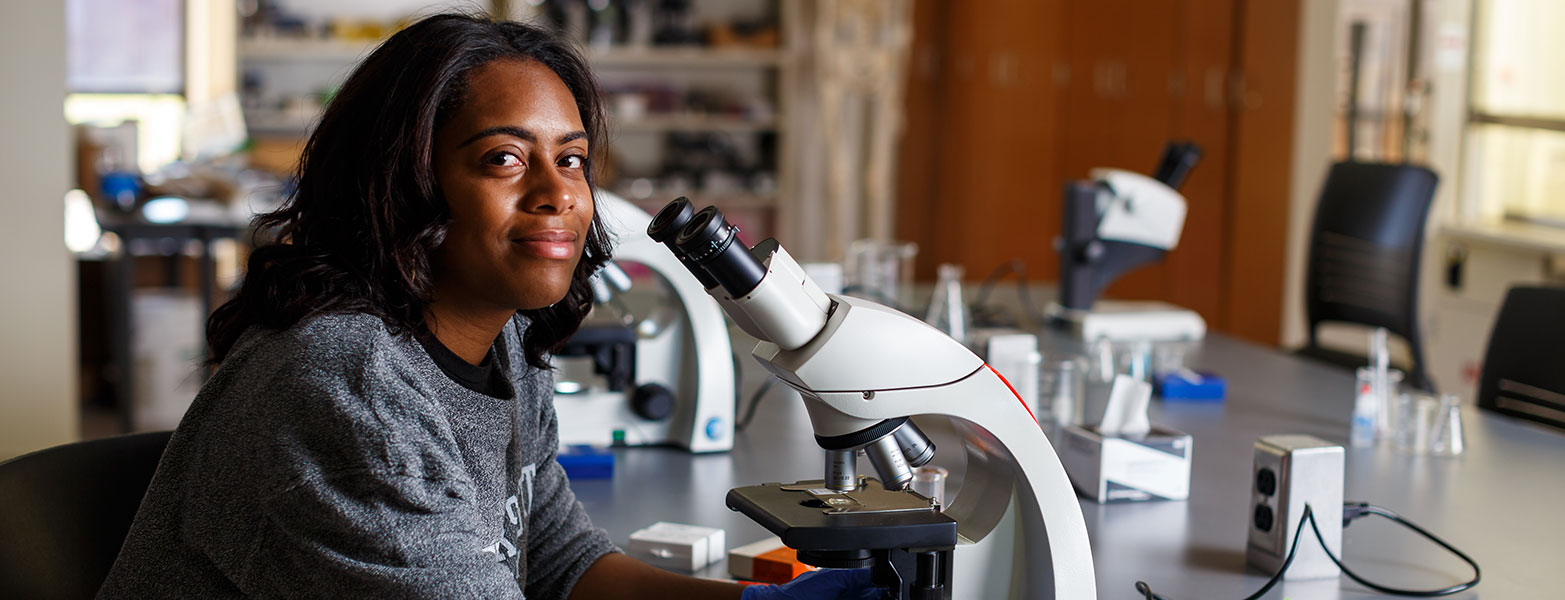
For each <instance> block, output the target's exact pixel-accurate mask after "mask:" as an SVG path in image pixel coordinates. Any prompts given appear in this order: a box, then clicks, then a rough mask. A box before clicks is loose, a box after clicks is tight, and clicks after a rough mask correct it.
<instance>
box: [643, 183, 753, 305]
mask: <svg viewBox="0 0 1565 600" xmlns="http://www.w3.org/2000/svg"><path fill="white" fill-rule="evenodd" d="M666 209H667V207H665V210H666ZM659 214H661V211H660V212H659ZM673 245H674V246H675V251H676V252H678V253H681V254H683V255H684V256H686V257H688V258H689V259H690V261H691V262H692V263H694V264H697V265H700V266H701V267H702V268H704V269H706V272H707V273H708V274H709V275H711V277H712V279H713V280H715V281H716V282H717V283H718V284H721V285H722V286H723V289H724V290H725V291H727V292H728V295H730V296H733V297H734V298H739V297H742V296H744V295H746V294H749V293H750V292H751V290H754V289H755V286H757V285H760V284H761V279H762V278H765V277H766V267H764V266H762V265H761V261H759V260H756V258H755V255H753V254H751V253H750V248H749V247H748V246H746V245H745V244H744V241H743V240H740V239H739V228H738V227H734V226H733V225H730V224H729V223H728V220H727V219H724V218H723V213H722V211H719V210H717V207H715V206H708V207H706V208H703V209H701V210H700V211H699V212H697V213H696V214H695V216H694V217H691V219H690V222H688V223H686V224H685V226H684V228H682V229H680V230H679V235H677V236H675V237H674V242H673Z"/></svg>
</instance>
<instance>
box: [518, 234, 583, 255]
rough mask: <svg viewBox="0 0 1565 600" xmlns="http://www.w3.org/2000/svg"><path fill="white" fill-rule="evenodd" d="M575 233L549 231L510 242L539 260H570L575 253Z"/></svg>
mask: <svg viewBox="0 0 1565 600" xmlns="http://www.w3.org/2000/svg"><path fill="white" fill-rule="evenodd" d="M576 237H577V236H576V232H573V231H565V230H563V229H550V230H546V231H539V232H536V233H530V234H527V235H524V236H521V237H518V238H514V239H512V240H511V241H513V242H515V243H516V245H517V246H519V247H521V248H522V249H523V250H524V251H526V252H527V253H529V254H533V255H535V256H538V257H540V258H556V259H565V258H570V257H571V256H573V255H575V253H576Z"/></svg>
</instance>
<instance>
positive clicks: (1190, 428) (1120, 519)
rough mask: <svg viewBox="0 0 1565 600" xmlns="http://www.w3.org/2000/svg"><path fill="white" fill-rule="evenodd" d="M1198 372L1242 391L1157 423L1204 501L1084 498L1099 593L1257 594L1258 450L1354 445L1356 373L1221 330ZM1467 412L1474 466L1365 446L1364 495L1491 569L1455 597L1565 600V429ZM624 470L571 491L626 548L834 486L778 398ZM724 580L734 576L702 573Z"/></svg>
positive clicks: (1375, 560) (738, 525)
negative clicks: (1182, 450)
mask: <svg viewBox="0 0 1565 600" xmlns="http://www.w3.org/2000/svg"><path fill="white" fill-rule="evenodd" d="M743 345H744V343H743V342H738V341H737V340H736V346H743ZM1190 362H1191V363H1192V364H1193V366H1194V367H1196V368H1198V369H1203V370H1210V371H1214V372H1217V373H1219V374H1221V375H1222V376H1223V377H1225V378H1227V380H1228V386H1229V387H1228V398H1227V400H1226V401H1225V402H1224V403H1221V404H1164V403H1162V402H1158V401H1154V403H1153V421H1154V422H1155V423H1158V424H1162V425H1167V426H1171V427H1174V428H1177V429H1181V430H1184V431H1187V432H1189V433H1190V434H1192V435H1193V436H1194V438H1195V450H1194V452H1195V454H1194V456H1195V459H1194V460H1195V463H1194V468H1193V474H1192V478H1193V480H1192V481H1191V493H1190V499H1189V500H1188V501H1185V502H1147V503H1134V504H1109V505H1099V504H1096V503H1093V502H1091V501H1088V500H1083V501H1082V512H1083V513H1084V514H1085V516H1086V522H1087V527H1088V529H1089V534H1090V536H1091V539H1092V550H1093V559H1094V563H1095V566H1096V570H1097V581H1098V594H1099V597H1101V598H1127V599H1128V598H1138V597H1139V595H1138V594H1136V592H1135V590H1134V583H1135V582H1136V581H1137V580H1145V581H1147V582H1149V583H1150V584H1152V587H1153V589H1154V590H1155V591H1156V592H1158V593H1159V594H1160V595H1163V596H1165V597H1167V598H1169V599H1170V600H1185V599H1189V600H1196V599H1199V600H1223V599H1238V598H1243V597H1245V596H1247V595H1249V594H1250V593H1252V592H1254V591H1255V590H1256V589H1258V588H1259V587H1260V586H1261V584H1262V583H1264V582H1265V580H1266V578H1265V577H1264V576H1262V575H1260V574H1258V573H1254V572H1250V571H1246V570H1245V568H1244V544H1245V534H1246V520H1247V519H1248V518H1249V515H1250V508H1249V504H1248V503H1249V493H1250V482H1249V473H1250V469H1251V462H1252V458H1253V447H1254V444H1255V441H1256V439H1257V438H1258V437H1260V436H1262V435H1268V434H1273V433H1307V434H1312V435H1315V436H1318V437H1321V438H1324V439H1327V440H1332V441H1337V442H1345V441H1346V439H1347V432H1348V416H1349V414H1350V412H1351V408H1352V389H1353V379H1352V376H1351V374H1349V373H1346V372H1344V371H1341V370H1338V369H1336V368H1333V367H1328V366H1322V365H1318V364H1315V363H1312V362H1309V361H1307V360H1304V359H1301V358H1297V357H1294V356H1290V355H1286V354H1283V353H1281V352H1278V351H1276V350H1273V349H1269V348H1264V347H1260V346H1255V345H1251V344H1248V343H1244V342H1240V341H1236V340H1233V339H1230V338H1225V337H1222V336H1217V335H1213V336H1211V337H1209V338H1208V339H1207V340H1206V341H1205V342H1204V343H1203V344H1202V346H1201V348H1200V350H1199V351H1198V352H1197V353H1195V354H1194V355H1193V356H1192V357H1191V359H1190ZM745 364H746V366H747V368H746V369H745V374H746V375H747V376H748V377H747V381H746V385H745V387H746V388H747V393H746V395H745V400H746V402H748V400H749V394H748V390H749V389H753V388H754V386H755V385H756V383H757V381H756V380H758V379H759V378H760V375H761V374H762V372H761V371H760V369H759V368H758V367H755V366H754V365H753V360H751V359H748V358H746V359H745ZM1467 400H1468V401H1469V403H1470V401H1471V399H1470V398H1469V399H1467ZM1463 416H1464V425H1465V428H1466V441H1467V453H1466V454H1465V455H1464V456H1461V457H1458V458H1454V459H1451V458H1431V457H1411V456H1403V455H1400V454H1397V453H1396V452H1394V451H1391V450H1389V449H1384V448H1371V449H1358V448H1349V449H1348V454H1347V497H1348V499H1349V500H1363V501H1367V502H1371V503H1373V504H1377V505H1380V506H1384V507H1386V508H1389V509H1391V510H1393V511H1396V512H1398V513H1401V514H1402V515H1403V516H1405V517H1407V518H1408V519H1410V520H1412V521H1413V522H1415V523H1417V524H1419V525H1422V526H1424V527H1425V528H1427V529H1430V530H1431V531H1433V532H1434V533H1436V534H1437V535H1440V536H1442V537H1444V538H1445V539H1446V540H1448V541H1450V542H1451V543H1452V544H1454V545H1456V546H1457V547H1458V548H1460V549H1462V550H1463V551H1465V552H1467V553H1468V554H1469V555H1471V556H1472V557H1473V558H1474V559H1476V560H1477V561H1478V563H1479V565H1480V566H1481V567H1482V568H1483V569H1484V572H1483V582H1482V583H1481V584H1480V585H1479V586H1478V587H1477V588H1475V589H1474V590H1470V591H1468V592H1464V593H1461V594H1457V595H1455V596H1452V597H1453V598H1465V599H1471V598H1480V597H1482V598H1491V599H1494V598H1545V597H1559V596H1560V594H1561V592H1560V591H1559V588H1560V585H1561V583H1560V582H1561V581H1565V575H1562V574H1561V572H1560V571H1559V569H1561V568H1562V563H1561V559H1562V558H1565V475H1561V473H1562V470H1561V469H1562V467H1565V434H1562V433H1561V432H1557V431H1554V430H1550V429H1546V428H1544V427H1541V426H1538V425H1534V424H1531V423H1527V422H1523V421H1518V420H1515V419H1511V418H1508V417H1503V416H1498V415H1494V414H1490V413H1487V412H1480V411H1478V410H1477V409H1476V408H1474V407H1472V406H1470V405H1469V406H1467V407H1464V415H1463ZM615 458H616V463H615V466H614V468H615V473H614V477H613V479H608V480H583V481H578V482H574V483H573V487H574V488H575V490H576V494H577V496H578V497H579V498H580V499H581V500H582V502H583V503H584V504H585V505H586V507H587V510H588V513H589V514H590V515H591V516H592V518H593V521H594V522H595V523H596V524H597V525H599V526H601V527H604V528H606V529H607V530H608V532H609V534H610V535H611V536H612V537H613V538H614V540H615V541H616V542H617V543H620V544H625V543H626V542H627V540H628V539H629V537H630V534H631V532H633V531H635V530H636V529H639V528H641V527H645V526H647V525H649V524H651V523H653V522H655V521H659V520H666V521H676V522H683V523H693V524H698V525H706V526H711V527H720V528H723V529H725V530H727V542H728V545H729V547H734V546H738V545H740V544H746V543H749V542H752V541H756V540H759V539H761V538H762V537H765V536H766V535H768V534H767V532H766V531H765V530H764V529H762V528H761V527H760V526H759V525H756V524H754V523H752V522H751V521H750V520H749V519H747V518H746V517H744V516H743V515H740V514H739V513H735V512H731V511H729V510H728V509H727V508H726V507H725V506H724V504H723V498H724V495H725V494H727V492H728V489H729V488H732V487H735V486H743V485H751V484H756V483H762V482H768V481H795V480H800V479H812V478H820V477H821V475H822V465H821V463H822V461H821V451H820V449H819V448H818V447H817V446H816V445H815V442H814V439H813V438H812V437H811V432H810V426H809V420H808V417H807V416H806V415H805V412H804V408H803V406H802V405H801V404H800V403H799V401H798V399H797V396H794V395H792V394H791V393H782V392H779V391H777V390H775V389H774V390H773V392H771V393H770V394H769V395H768V396H767V397H766V399H764V400H763V401H762V403H761V405H760V408H759V411H758V413H757V415H756V417H755V421H754V422H753V423H752V424H751V425H750V428H749V429H748V430H747V431H745V432H743V433H741V434H739V435H738V436H737V441H736V443H735V445H734V450H733V451H732V452H731V453H726V454H709V455H691V454H688V453H684V452H681V451H678V450H672V449H667V448H631V449H621V450H617V451H616V457H615ZM937 463H938V459H937ZM1343 537H1344V547H1345V554H1346V561H1347V564H1348V566H1349V568H1352V569H1354V570H1355V571H1357V572H1359V573H1360V574H1361V575H1364V576H1366V577H1369V578H1370V579H1371V580H1372V581H1376V582H1379V583H1382V584H1387V585H1392V586H1396V587H1413V588H1433V587H1444V586H1446V585H1451V584H1454V583H1459V582H1461V581H1465V580H1466V579H1467V578H1468V577H1470V573H1469V571H1468V569H1467V566H1466V565H1465V564H1463V563H1461V562H1460V561H1459V560H1457V559H1456V558H1454V557H1451V556H1450V555H1448V554H1446V553H1445V551H1444V550H1442V549H1440V548H1438V547H1436V546H1434V545H1433V544H1432V543H1429V542H1428V541H1426V540H1424V539H1423V538H1421V537H1418V536H1417V535H1416V534H1414V533H1412V532H1411V531H1408V530H1406V529H1404V528H1402V527H1400V526H1398V525H1395V524H1393V523H1390V522H1389V521H1386V520H1384V519H1380V518H1378V517H1369V518H1365V519H1362V520H1359V521H1356V522H1354V524H1353V525H1352V526H1350V527H1349V528H1348V529H1347V530H1346V531H1344V534H1343ZM1306 541H1310V540H1306ZM959 556H960V555H959ZM958 559H959V560H960V558H958ZM725 572H726V565H722V564H719V565H717V566H715V567H713V568H709V569H708V570H706V571H703V572H702V573H701V574H704V575H709V576H723V575H724V573H725ZM1278 588H1279V589H1274V590H1273V591H1272V593H1270V594H1268V596H1267V598H1284V597H1286V598H1293V599H1309V600H1317V599H1326V600H1329V599H1333V598H1345V599H1351V598H1376V597H1381V596H1379V595H1377V594H1375V593H1372V592H1370V591H1369V590H1367V589H1365V588H1363V587H1362V586H1359V585H1357V584H1355V583H1352V582H1351V581H1349V580H1348V579H1347V578H1346V577H1343V578H1341V579H1340V580H1331V581H1326V582H1301V583H1291V584H1282V585H1280V586H1278Z"/></svg>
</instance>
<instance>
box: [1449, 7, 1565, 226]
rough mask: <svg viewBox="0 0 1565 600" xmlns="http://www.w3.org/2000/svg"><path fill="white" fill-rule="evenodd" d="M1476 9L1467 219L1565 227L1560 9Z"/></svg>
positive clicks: (1564, 41)
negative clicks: (1470, 192) (1469, 195)
mask: <svg viewBox="0 0 1565 600" xmlns="http://www.w3.org/2000/svg"><path fill="white" fill-rule="evenodd" d="M1476 8H1477V12H1476V13H1475V14H1474V16H1473V51H1474V52H1473V70H1472V78H1473V79H1472V92H1471V94H1472V95H1471V106H1470V109H1471V110H1470V112H1469V117H1468V129H1467V134H1468V135H1467V150H1466V153H1467V161H1468V162H1467V171H1468V176H1469V177H1471V180H1470V181H1469V184H1470V185H1471V187H1470V188H1469V189H1470V190H1471V191H1472V193H1473V197H1472V198H1471V201H1470V202H1471V205H1470V206H1469V207H1468V211H1467V212H1468V215H1469V216H1470V217H1475V218H1478V219H1480V220H1495V219H1500V218H1503V219H1506V220H1520V221H1529V222H1534V223H1541V224H1547V225H1553V226H1558V227H1565V70H1562V69H1560V68H1559V64H1560V60H1561V59H1562V58H1565V36H1561V35H1560V31H1561V30H1562V29H1565V2H1537V1H1534V0H1479V1H1478V3H1477V5H1476Z"/></svg>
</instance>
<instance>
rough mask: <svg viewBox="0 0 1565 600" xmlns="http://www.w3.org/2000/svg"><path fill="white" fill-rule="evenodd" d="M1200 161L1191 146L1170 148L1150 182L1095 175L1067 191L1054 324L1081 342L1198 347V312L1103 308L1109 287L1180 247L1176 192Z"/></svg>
mask: <svg viewBox="0 0 1565 600" xmlns="http://www.w3.org/2000/svg"><path fill="white" fill-rule="evenodd" d="M1200 158H1201V149H1200V148H1199V147H1198V146H1196V145H1195V144H1191V143H1177V142H1176V143H1171V144H1169V145H1168V146H1167V147H1165V148H1164V150H1163V157H1162V159H1161V160H1160V161H1159V163H1158V167H1157V169H1156V171H1154V173H1153V175H1152V176H1151V177H1148V176H1146V175H1141V174H1139V173H1134V172H1131V171H1125V170H1121V169H1093V170H1092V172H1091V173H1090V174H1089V175H1090V179H1088V180H1084V181H1073V182H1071V183H1070V184H1069V185H1067V186H1066V189H1065V198H1064V213H1065V214H1064V221H1063V222H1062V223H1061V227H1060V229H1061V233H1060V238H1059V239H1058V240H1057V241H1056V242H1055V244H1056V246H1057V249H1058V250H1059V253H1060V297H1059V302H1058V303H1056V304H1055V305H1053V306H1051V307H1050V312H1051V313H1052V315H1053V316H1054V318H1055V321H1056V324H1057V325H1060V326H1062V327H1063V328H1066V329H1069V330H1071V331H1073V332H1074V333H1075V334H1076V335H1077V336H1078V337H1080V338H1081V339H1084V340H1087V341H1092V340H1096V339H1099V338H1108V339H1109V340H1113V341H1129V340H1151V341H1170V340H1199V339H1201V338H1203V337H1205V336H1206V321H1204V320H1202V319H1201V315H1198V314H1196V313H1195V311H1192V310H1189V309H1185V308H1180V307H1178V306H1174V305H1172V304H1167V303H1164V302H1157V301H1152V300H1129V301H1126V300H1118V301H1098V295H1099V294H1102V293H1103V289H1104V288H1106V287H1108V286H1109V284H1110V283H1113V282H1114V280H1116V279H1118V278H1119V277H1120V276H1121V275H1124V274H1125V273H1127V272H1129V271H1130V270H1132V269H1135V268H1137V267H1140V266H1142V265H1146V264H1149V263H1153V262H1157V261H1160V260H1162V259H1163V257H1164V256H1166V255H1167V254H1168V252H1169V251H1170V250H1173V249H1174V248H1175V247H1177V246H1179V236H1180V233H1181V232H1182V231H1183V230H1184V227H1185V212H1186V206H1185V199H1184V197H1183V196H1181V195H1179V192H1178V191H1176V190H1178V189H1179V186H1180V184H1182V183H1184V180H1185V178H1186V177H1187V176H1188V175H1189V173H1190V170H1191V169H1193V168H1194V167H1195V164H1196V162H1197V161H1199V160H1200Z"/></svg>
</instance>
